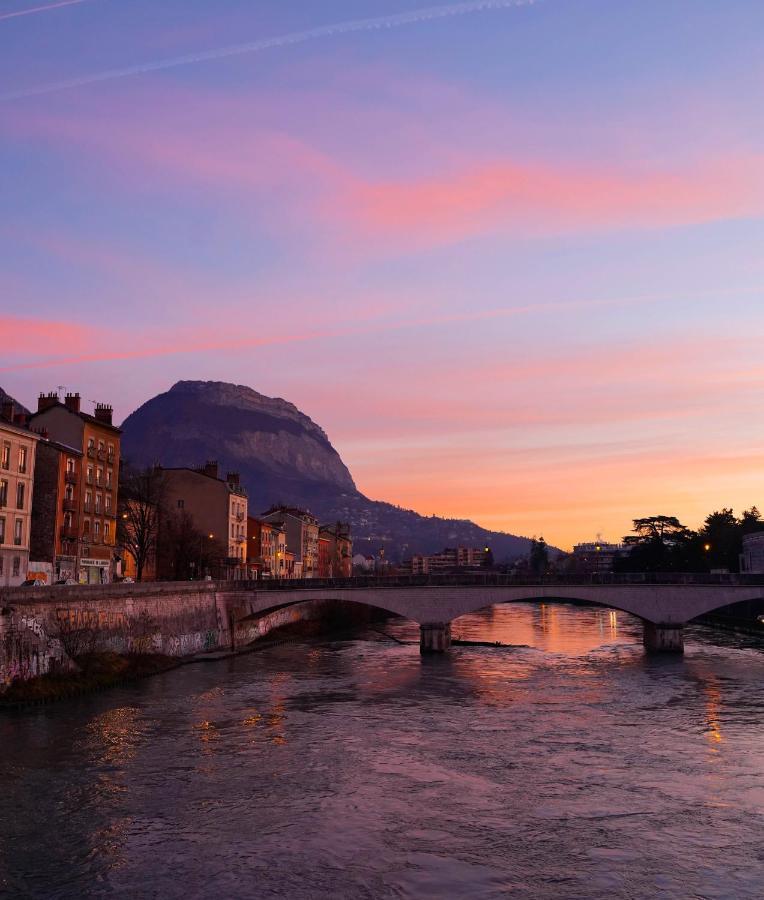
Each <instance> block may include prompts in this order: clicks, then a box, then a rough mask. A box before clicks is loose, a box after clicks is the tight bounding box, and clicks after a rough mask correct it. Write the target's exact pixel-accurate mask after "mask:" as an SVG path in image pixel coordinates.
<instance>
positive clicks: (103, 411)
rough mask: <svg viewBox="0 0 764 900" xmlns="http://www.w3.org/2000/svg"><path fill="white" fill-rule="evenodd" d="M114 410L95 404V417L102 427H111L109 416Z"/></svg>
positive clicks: (102, 404) (103, 404)
mask: <svg viewBox="0 0 764 900" xmlns="http://www.w3.org/2000/svg"><path fill="white" fill-rule="evenodd" d="M78 396H79V395H78ZM113 412H114V410H113V409H112V408H111V406H109V405H108V404H106V403H96V408H95V417H96V419H98V421H99V422H103V423H104V425H111V416H112V413H113Z"/></svg>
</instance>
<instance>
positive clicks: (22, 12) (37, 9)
mask: <svg viewBox="0 0 764 900" xmlns="http://www.w3.org/2000/svg"><path fill="white" fill-rule="evenodd" d="M87 2H88V0H59V2H58V3H49V4H48V5H47V6H32V7H30V8H29V9H19V10H17V11H16V12H10V13H0V22H2V21H3V19H17V18H18V17H19V16H33V15H34V14H35V13H44V12H47V11H48V10H49V9H59V8H60V7H62V6H78V5H79V4H80V3H87Z"/></svg>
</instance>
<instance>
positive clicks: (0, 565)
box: [0, 556, 3, 575]
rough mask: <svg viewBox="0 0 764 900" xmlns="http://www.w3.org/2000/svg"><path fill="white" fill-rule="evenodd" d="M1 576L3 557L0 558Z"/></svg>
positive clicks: (0, 573) (0, 572) (1, 572)
mask: <svg viewBox="0 0 764 900" xmlns="http://www.w3.org/2000/svg"><path fill="white" fill-rule="evenodd" d="M2 574H3V557H2V556H0V575H2Z"/></svg>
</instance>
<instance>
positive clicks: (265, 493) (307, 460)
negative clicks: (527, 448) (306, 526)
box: [122, 381, 529, 561]
mask: <svg viewBox="0 0 764 900" xmlns="http://www.w3.org/2000/svg"><path fill="white" fill-rule="evenodd" d="M122 429H123V436H122V455H123V458H124V459H125V460H126V461H127V462H128V463H130V464H132V465H135V466H146V465H151V464H152V463H161V464H162V465H164V466H168V467H170V466H190V467H194V466H198V465H201V464H202V463H204V462H205V461H206V460H212V459H214V460H217V461H218V462H219V463H220V466H221V470H222V471H223V472H226V471H232V472H238V473H239V474H240V476H241V480H242V484H244V486H245V487H246V488H247V492H248V494H249V508H250V510H251V511H253V512H255V513H257V512H260V511H262V510H265V509H267V508H268V507H269V506H271V505H272V504H273V503H289V504H292V505H298V506H302V507H304V508H307V509H310V510H311V512H313V513H314V514H315V515H317V516H318V517H319V518H320V519H321V520H322V521H325V522H333V521H336V520H338V519H341V520H343V521H349V522H350V523H351V525H352V529H353V537H354V541H355V545H356V548H357V549H358V550H359V551H360V552H362V553H368V554H373V553H376V552H378V551H379V549H380V548H382V547H384V548H385V554H386V556H387V557H388V558H390V559H401V558H403V557H405V556H410V555H411V554H412V553H434V552H436V551H438V550H441V549H443V547H447V546H458V545H461V546H475V547H481V546H491V548H492V549H493V552H494V557H495V558H496V560H497V561H501V560H504V559H515V558H517V557H518V556H521V555H523V554H525V553H527V551H528V546H529V541H528V539H527V538H521V537H515V536H514V535H510V534H505V533H503V532H491V531H488V530H486V529H484V528H481V527H480V526H479V525H476V524H475V523H474V522H469V521H467V520H461V519H441V518H438V517H437V516H429V517H428V516H421V515H419V514H418V513H416V512H414V511H413V510H409V509H402V508H400V507H397V506H393V505H392V504H390V503H384V502H381V501H378V500H370V499H369V498H368V497H365V496H364V495H363V494H362V493H361V492H360V491H359V490H358V489H357V488H356V486H355V483H354V481H353V478H352V476H351V474H350V472H349V471H348V468H347V466H346V465H345V464H344V463H343V461H342V459H341V458H340V455H339V454H338V453H337V451H336V450H335V449H334V447H333V446H332V445H331V443H330V441H329V438H328V437H327V435H326V433H325V432H324V430H323V429H322V428H321V427H320V426H319V425H317V424H316V423H315V422H314V421H313V420H312V419H310V418H309V417H308V416H306V415H305V414H304V413H302V412H300V410H299V409H297V407H296V406H295V405H294V404H292V403H289V402H288V401H286V400H282V399H279V398H272V397H265V396H263V395H262V394H258V393H257V391H254V390H252V388H249V387H244V386H242V385H234V384H226V383H224V382H219V381H179V382H178V383H177V384H175V385H173V387H172V388H170V390H169V391H167V392H166V393H164V394H159V395H157V396H156V397H154V398H152V399H151V400H149V401H147V402H146V403H144V404H143V406H141V407H140V408H139V409H137V410H136V411H135V412H133V413H131V414H130V415H129V416H128V417H127V419H125V421H124V422H123V423H122Z"/></svg>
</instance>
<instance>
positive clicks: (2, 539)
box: [0, 517, 5, 544]
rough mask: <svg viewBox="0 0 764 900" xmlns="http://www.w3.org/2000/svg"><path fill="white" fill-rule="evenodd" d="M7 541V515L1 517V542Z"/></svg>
mask: <svg viewBox="0 0 764 900" xmlns="http://www.w3.org/2000/svg"><path fill="white" fill-rule="evenodd" d="M4 543H5V517H3V518H1V519H0V544H4Z"/></svg>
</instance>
